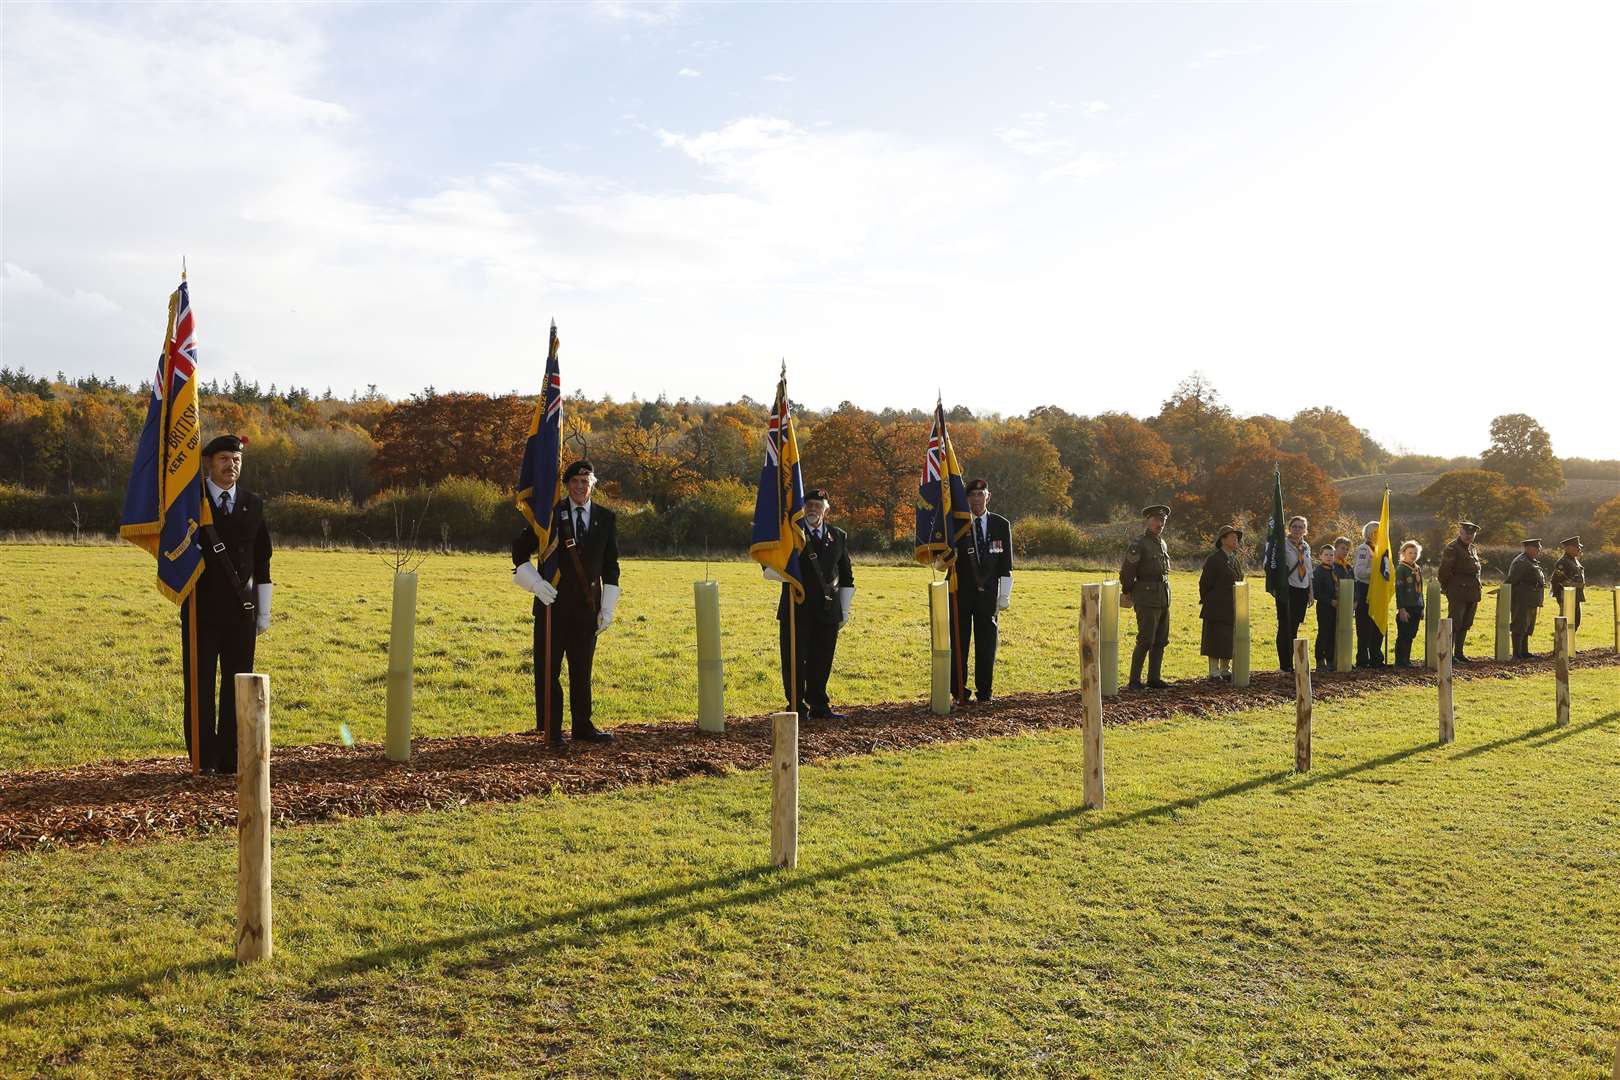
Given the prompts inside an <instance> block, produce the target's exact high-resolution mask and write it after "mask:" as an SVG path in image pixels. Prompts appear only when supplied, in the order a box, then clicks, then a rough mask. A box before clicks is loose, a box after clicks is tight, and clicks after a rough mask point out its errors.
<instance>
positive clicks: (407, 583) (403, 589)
mask: <svg viewBox="0 0 1620 1080" xmlns="http://www.w3.org/2000/svg"><path fill="white" fill-rule="evenodd" d="M391 618H392V625H391V626H390V628H389V631H388V728H387V742H386V743H385V744H384V746H383V753H384V755H385V756H386V757H387V758H388V760H389V761H409V760H411V684H412V682H413V681H414V680H415V676H416V572H415V571H414V570H413V571H404V570H402V571H400V572H398V573H396V574H395V575H394V606H393V608H392V611H391Z"/></svg>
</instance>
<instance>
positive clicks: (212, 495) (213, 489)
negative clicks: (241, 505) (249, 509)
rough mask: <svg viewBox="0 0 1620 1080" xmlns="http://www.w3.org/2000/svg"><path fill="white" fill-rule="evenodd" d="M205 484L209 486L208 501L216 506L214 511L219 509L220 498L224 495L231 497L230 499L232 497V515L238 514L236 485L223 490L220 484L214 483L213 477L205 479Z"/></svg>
mask: <svg viewBox="0 0 1620 1080" xmlns="http://www.w3.org/2000/svg"><path fill="white" fill-rule="evenodd" d="M203 483H204V484H206V485H208V501H209V502H211V503H213V504H214V509H215V510H218V509H219V497H220V495H221V494H222V493H223V494H228V495H230V497H231V504H230V505H231V513H233V514H234V513H236V485H235V484H232V485H231V486H230V487H228V488H222V487H220V486H219V485H218V484H216V483H214V481H213V478H212V477H208V476H205V477H203Z"/></svg>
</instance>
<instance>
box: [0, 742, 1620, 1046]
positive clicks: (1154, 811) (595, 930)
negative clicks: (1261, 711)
mask: <svg viewBox="0 0 1620 1080" xmlns="http://www.w3.org/2000/svg"><path fill="white" fill-rule="evenodd" d="M1615 720H1620V711H1617V712H1612V713H1609V714H1608V715H1606V716H1601V717H1598V718H1597V719H1595V720H1591V721H1588V722H1586V723H1585V724H1581V725H1579V726H1578V727H1573V728H1570V729H1568V730H1567V731H1562V732H1559V733H1558V734H1557V735H1555V736H1553V737H1552V738H1550V739H1544V740H1543V741H1542V742H1540V743H1536V744H1534V745H1536V746H1545V745H1547V744H1548V743H1552V742H1556V741H1558V740H1560V739H1564V738H1567V737H1569V736H1570V735H1574V734H1577V733H1579V732H1581V731H1585V730H1588V729H1590V728H1595V727H1600V726H1603V725H1605V724H1608V723H1611V722H1613V721H1615ZM1554 730H1556V729H1555V728H1554V727H1551V726H1544V727H1540V728H1536V729H1534V730H1532V731H1528V732H1524V733H1521V734H1518V735H1510V736H1506V737H1504V738H1500V739H1496V740H1493V741H1491V742H1488V743H1483V744H1481V745H1479V746H1475V747H1472V748H1471V749H1469V750H1466V751H1464V752H1462V753H1460V754H1457V755H1456V756H1455V757H1456V759H1461V758H1467V757H1474V756H1476V755H1479V754H1483V753H1488V752H1489V751H1491V750H1496V749H1500V748H1501V747H1504V746H1507V745H1510V744H1512V743H1516V742H1522V741H1524V740H1526V739H1534V738H1536V737H1538V736H1541V735H1545V734H1547V733H1548V732H1550V731H1554ZM1437 747H1438V744H1436V743H1434V742H1425V743H1423V744H1420V745H1418V746H1412V747H1408V748H1406V749H1404V750H1397V751H1394V752H1393V753H1389V754H1384V755H1382V756H1380V757H1377V758H1372V759H1370V760H1368V761H1363V762H1358V763H1357V764H1354V765H1347V766H1345V767H1343V768H1340V769H1334V770H1332V771H1327V772H1317V773H1313V774H1311V775H1310V776H1309V777H1306V778H1302V779H1298V780H1297V782H1295V783H1292V784H1285V783H1284V782H1285V781H1288V780H1291V779H1295V778H1296V777H1298V774H1297V773H1295V772H1294V771H1293V770H1292V769H1279V770H1277V771H1275V772H1270V773H1266V774H1264V775H1261V776H1256V777H1253V778H1251V779H1249V780H1244V781H1241V782H1239V783H1236V784H1229V785H1227V786H1226V787H1222V788H1217V789H1216V790H1214V791H1208V792H1202V793H1200V794H1197V795H1188V796H1185V797H1183V798H1180V799H1173V800H1171V801H1169V802H1163V803H1159V804H1157V805H1154V806H1148V807H1143V808H1142V809H1140V810H1133V811H1131V812H1130V813H1127V814H1121V815H1119V816H1118V817H1111V818H1102V819H1100V820H1092V821H1090V822H1089V823H1086V824H1085V825H1084V826H1083V828H1082V830H1081V831H1082V832H1083V833H1088V834H1089V833H1098V832H1106V831H1110V830H1113V829H1120V828H1125V827H1127V826H1131V825H1135V824H1138V823H1140V822H1144V821H1152V820H1155V819H1158V818H1164V817H1168V816H1170V815H1173V814H1175V813H1177V812H1179V811H1183V810H1191V809H1194V808H1196V807H1198V806H1199V805H1200V804H1202V803H1206V802H1212V801H1215V800H1218V799H1229V798H1234V797H1236V796H1239V795H1245V794H1248V793H1249V792H1252V791H1256V790H1258V789H1260V788H1264V787H1268V786H1270V785H1281V786H1280V787H1279V788H1278V793H1279V794H1291V793H1293V792H1296V791H1302V790H1304V789H1307V788H1311V787H1314V786H1316V785H1317V784H1321V783H1326V782H1329V781H1334V780H1344V779H1348V778H1349V777H1352V776H1356V775H1358V774H1360V773H1365V772H1369V771H1371V770H1374V769H1378V768H1382V767H1384V766H1388V765H1393V764H1395V763H1396V762H1399V761H1403V760H1405V759H1407V758H1410V757H1413V756H1414V755H1417V754H1421V753H1424V752H1426V751H1430V750H1434V749H1437ZM1102 813H1106V811H1102ZM1090 816H1092V812H1090V811H1087V810H1085V809H1083V808H1081V807H1078V806H1076V807H1070V808H1067V809H1063V810H1052V811H1049V812H1047V813H1045V814H1038V815H1036V816H1034V817H1028V818H1023V819H1020V820H1018V821H1012V822H1008V823H1006V824H1004V825H998V826H995V827H994V828H989V829H983V830H980V831H977V832H974V833H971V834H969V835H965V836H955V837H951V838H950V839H948V840H941V841H938V842H937V843H933V844H926V845H923V846H920V847H914V848H909V849H907V850H905V851H897V852H893V853H891V854H888V855H880V856H874V857H873V858H870V859H862V860H860V861H858V862H852V863H846V864H844V865H843V866H836V867H828V868H827V869H825V870H815V871H810V872H802V871H785V872H780V873H778V872H777V871H775V870H773V869H772V868H770V867H767V866H754V867H749V868H746V869H741V870H735V871H732V872H730V873H726V874H718V875H715V876H713V877H709V878H705V879H703V880H700V881H693V882H686V883H683V884H679V885H669V886H665V887H663V888H659V889H650V890H646V891H643V892H639V893H633V894H631V895H629V896H625V897H619V898H615V899H613V900H602V901H596V902H593V903H589V904H581V905H578V906H576V907H573V908H570V909H568V910H566V911H561V912H557V913H556V914H553V915H547V916H544V917H540V918H534V919H527V920H524V921H521V922H517V923H509V924H506V925H504V926H498V927H491V928H489V929H485V930H474V931H469V932H467V933H463V934H454V935H450V936H446V937H440V938H432V939H429V940H426V941H417V942H410V943H406V944H402V945H395V946H390V947H388V948H385V949H376V950H373V951H371V952H367V953H362V954H360V955H358V956H353V957H349V958H348V959H345V960H340V961H337V962H335V963H331V964H327V965H325V966H324V967H321V968H317V969H316V970H315V971H314V972H313V973H312V983H314V984H315V985H312V986H311V988H310V993H312V994H317V993H320V992H321V991H322V989H323V988H322V987H321V986H320V985H319V984H320V983H322V982H325V981H327V980H331V979H335V978H342V977H343V976H347V975H353V974H358V973H363V972H367V971H371V970H374V969H376V968H380V967H387V966H389V965H391V964H396V963H400V962H402V961H403V962H406V963H414V962H417V961H421V960H423V959H426V958H428V957H430V956H432V955H434V954H437V953H443V952H455V951H459V950H462V949H467V948H474V947H479V946H493V945H496V944H498V943H500V942H506V941H513V940H515V939H518V938H522V937H526V936H528V935H531V934H536V933H540V932H543V931H547V930H552V929H556V928H560V927H570V926H576V924H580V923H587V924H589V925H585V926H576V928H575V929H574V930H573V931H572V932H571V933H568V934H565V935H563V936H560V937H554V938H550V939H547V940H545V941H541V942H537V943H535V944H533V945H530V946H528V947H525V948H516V949H502V950H498V951H492V952H491V953H490V954H489V955H486V956H484V957H481V958H478V959H476V960H468V961H465V962H463V963H460V964H456V965H453V966H451V967H449V968H447V969H446V973H447V974H456V973H458V972H460V973H465V972H469V971H473V970H478V969H487V968H497V967H500V966H503V965H506V964H510V963H513V962H515V961H518V960H522V959H527V958H530V957H535V956H543V955H546V954H548V953H552V952H555V951H557V950H559V949H563V948H566V947H569V946H572V945H585V944H589V943H591V942H592V941H595V940H598V939H601V938H605V937H613V936H618V935H623V934H630V933H635V932H637V931H640V930H647V929H651V928H654V927H657V926H661V925H663V924H665V923H670V922H674V921H677V920H679V919H683V918H687V917H689V916H692V915H697V914H702V913H705V912H716V911H725V910H728V909H732V908H738V907H743V906H745V905H748V904H753V903H757V902H760V901H765V900H770V899H773V898H775V897H778V896H783V895H787V894H791V893H795V892H799V891H802V890H805V889H810V888H814V887H816V886H818V885H823V884H827V883H830V882H836V881H842V880H845V879H847V878H851V877H855V876H857V875H860V874H865V873H870V872H872V871H877V870H884V869H887V868H889V867H892V866H898V865H900V864H902V863H907V862H913V861H916V860H920V859H928V858H932V857H933V856H936V855H942V854H946V853H949V852H953V851H959V850H962V849H966V848H972V847H977V846H980V845H983V844H989V843H993V842H995V841H997V840H1001V839H1004V838H1006V837H1009V836H1013V835H1017V834H1019V833H1023V832H1027V831H1029V830H1032V829H1042V828H1046V827H1048V826H1052V825H1058V824H1061V823H1063V822H1066V821H1070V820H1075V819H1079V818H1082V817H1090ZM717 891H719V892H723V893H724V895H721V896H717V897H708V898H702V899H697V898H701V897H704V896H705V894H708V893H714V892H717ZM671 901H686V902H683V903H676V904H674V905H673V906H668V907H664V906H662V905H665V904H668V903H670V902H671ZM648 909H653V910H648ZM597 920H605V921H603V922H600V923H598V922H597ZM233 967H234V964H233V963H232V961H231V960H230V959H228V958H218V959H214V960H207V961H197V962H194V963H190V964H182V965H175V966H170V967H165V968H161V969H158V970H155V971H150V972H146V973H144V974H139V975H131V976H128V977H126V978H123V979H117V980H113V981H109V982H100V983H88V984H83V985H80V986H74V987H67V988H64V989H62V990H57V991H54V992H51V993H47V994H41V995H38V996H35V997H32V998H29V999H27V1000H22V1001H8V1002H3V1003H0V1020H6V1019H9V1018H11V1017H13V1016H17V1015H21V1014H23V1013H27V1012H29V1011H32V1010H35V1009H42V1008H48V1007H50V1006H54V1005H62V1004H69V1003H72V1002H76V1001H81V1000H84V999H86V998H91V997H123V996H130V995H134V994H136V993H137V992H138V991H140V990H141V989H142V988H143V987H145V986H147V985H148V984H150V983H154V982H158V981H159V980H162V979H165V978H169V977H172V976H176V975H187V974H204V973H207V974H217V973H224V972H228V971H230V970H231V969H232V968H233Z"/></svg>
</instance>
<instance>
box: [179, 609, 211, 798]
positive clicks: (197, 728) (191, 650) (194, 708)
mask: <svg viewBox="0 0 1620 1080" xmlns="http://www.w3.org/2000/svg"><path fill="white" fill-rule="evenodd" d="M185 604H186V670H187V673H188V675H189V678H188V679H187V682H188V683H190V685H189V686H188V687H187V689H189V690H190V691H191V693H190V694H188V695H187V697H188V698H190V703H191V708H189V709H188V710H186V711H187V712H189V713H190V714H191V715H190V716H188V717H186V720H187V722H188V723H189V724H190V725H191V775H192V776H197V775H199V774H200V773H201V772H202V720H201V715H202V704H201V702H199V701H198V700H197V686H198V683H197V660H198V656H197V591H196V589H193V590H192V592H191V595H190V596H188V597H186V601H185ZM213 677H214V673H213V672H211V671H210V672H209V673H208V678H209V680H210V681H212V680H213ZM209 693H213V689H212V688H211V687H210V689H209Z"/></svg>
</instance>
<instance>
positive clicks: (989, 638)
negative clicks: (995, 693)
mask: <svg viewBox="0 0 1620 1080" xmlns="http://www.w3.org/2000/svg"><path fill="white" fill-rule="evenodd" d="M969 596H970V594H969V592H968V589H967V587H966V586H963V588H962V590H961V591H960V592H959V593H958V594H957V605H956V624H955V625H954V626H953V627H951V631H952V633H951V652H952V653H953V656H952V662H951V686H952V687H953V688H954V689H955V692H956V696H957V697H958V698H966V697H967V687H966V686H963V685H961V683H960V682H959V681H958V679H957V672H958V671H961V672H962V675H963V678H964V679H965V678H966V676H967V658H968V648H969V646H971V647H972V648H973V688H974V690H976V691H977V692H978V695H979V700H980V701H986V700H988V699H989V698H990V696H991V693H992V690H993V684H994V682H995V678H996V642H997V641H998V640H999V635H1000V631H999V629H998V627H997V626H996V605H995V601H994V600H993V599H984V598H979V599H978V600H977V602H974V601H973V600H970V599H969ZM958 657H960V659H959V660H958V659H957V658H958Z"/></svg>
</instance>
